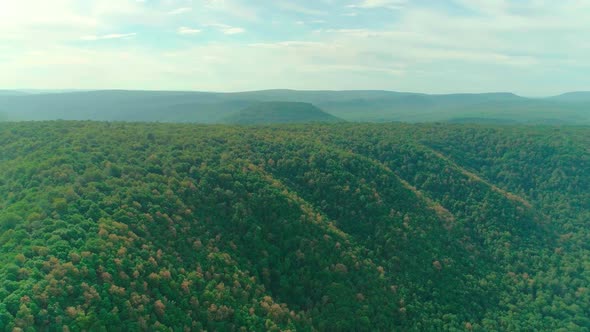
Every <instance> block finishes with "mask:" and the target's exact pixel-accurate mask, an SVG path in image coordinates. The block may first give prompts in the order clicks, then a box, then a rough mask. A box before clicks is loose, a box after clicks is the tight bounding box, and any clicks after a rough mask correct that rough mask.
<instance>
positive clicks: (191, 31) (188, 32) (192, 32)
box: [177, 27, 201, 35]
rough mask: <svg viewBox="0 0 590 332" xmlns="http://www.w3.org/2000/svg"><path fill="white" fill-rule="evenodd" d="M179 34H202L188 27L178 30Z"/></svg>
mask: <svg viewBox="0 0 590 332" xmlns="http://www.w3.org/2000/svg"><path fill="white" fill-rule="evenodd" d="M177 33H178V34H179V35H194V34H198V33H201V30H199V29H193V28H188V27H180V28H178V30H177Z"/></svg>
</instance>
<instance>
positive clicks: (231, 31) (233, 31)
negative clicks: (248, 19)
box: [221, 27, 246, 35]
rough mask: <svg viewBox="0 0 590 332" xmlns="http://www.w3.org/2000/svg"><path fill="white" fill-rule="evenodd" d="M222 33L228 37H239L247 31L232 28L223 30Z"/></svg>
mask: <svg viewBox="0 0 590 332" xmlns="http://www.w3.org/2000/svg"><path fill="white" fill-rule="evenodd" d="M221 31H222V32H223V33H224V34H226V35H237V34H240V33H244V32H245V31H246V30H244V29H242V28H235V27H231V28H226V29H222V30H221Z"/></svg>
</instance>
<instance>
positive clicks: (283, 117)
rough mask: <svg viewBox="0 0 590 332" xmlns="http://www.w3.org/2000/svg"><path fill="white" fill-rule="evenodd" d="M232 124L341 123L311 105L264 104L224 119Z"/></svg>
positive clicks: (288, 103) (293, 103)
mask: <svg viewBox="0 0 590 332" xmlns="http://www.w3.org/2000/svg"><path fill="white" fill-rule="evenodd" d="M224 121H225V122H226V123H231V124H273V123H310V122H339V121H341V120H339V119H338V118H337V117H335V116H333V115H330V114H328V113H326V112H324V111H322V110H321V109H319V108H317V107H315V106H314V105H312V104H309V103H298V102H263V103H257V104H254V105H251V106H249V107H246V108H245V109H243V110H241V111H239V112H237V113H234V114H232V115H230V116H228V117H226V118H225V119H224Z"/></svg>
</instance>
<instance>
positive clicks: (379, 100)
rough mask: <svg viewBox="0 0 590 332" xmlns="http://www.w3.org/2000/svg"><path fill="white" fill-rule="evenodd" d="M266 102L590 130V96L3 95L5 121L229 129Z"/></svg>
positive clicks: (361, 115) (373, 118)
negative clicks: (231, 122) (230, 123)
mask: <svg viewBox="0 0 590 332" xmlns="http://www.w3.org/2000/svg"><path fill="white" fill-rule="evenodd" d="M262 102H302V103H310V104H313V105H314V106H315V107H318V108H319V109H321V110H323V111H324V112H326V113H328V114H330V115H332V116H334V117H337V118H340V119H343V120H346V121H362V122H389V121H402V122H485V123H527V124H535V123H546V124H590V92H571V93H566V94H562V95H559V96H555V97H549V98H526V97H521V96H517V95H515V94H512V93H483V94H446V95H431V94H422V93H406V92H393V91H296V90H265V91H251V92H237V93H217V92H183V91H125V90H101V91H74V92H71V91H65V92H62V91H52V92H51V93H48V92H47V91H33V92H32V93H31V92H30V91H29V92H27V91H18V90H10V91H9V90H2V91H0V120H9V121H22V120H55V119H64V120H99V121H140V122H194V123H225V122H227V119H231V118H232V117H235V116H238V115H237V114H239V113H240V112H242V111H244V110H247V109H248V108H249V107H251V106H253V105H258V104H260V103H262ZM255 122H262V123H269V122H272V121H255Z"/></svg>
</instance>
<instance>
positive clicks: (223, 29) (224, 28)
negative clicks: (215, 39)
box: [206, 23, 246, 35]
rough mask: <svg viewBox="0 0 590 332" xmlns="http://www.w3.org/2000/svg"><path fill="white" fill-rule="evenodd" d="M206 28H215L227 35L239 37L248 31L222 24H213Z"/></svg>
mask: <svg viewBox="0 0 590 332" xmlns="http://www.w3.org/2000/svg"><path fill="white" fill-rule="evenodd" d="M206 26H208V27H212V28H215V29H217V30H218V31H220V32H221V33H223V34H225V35H237V34H241V33H244V32H246V29H244V28H239V27H234V26H231V25H227V24H221V23H212V24H207V25H206Z"/></svg>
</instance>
